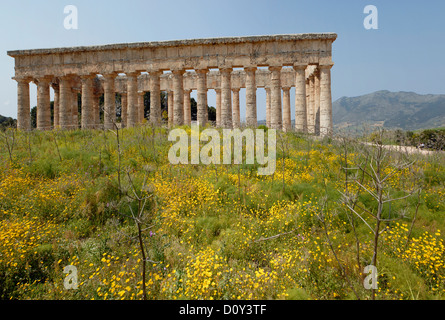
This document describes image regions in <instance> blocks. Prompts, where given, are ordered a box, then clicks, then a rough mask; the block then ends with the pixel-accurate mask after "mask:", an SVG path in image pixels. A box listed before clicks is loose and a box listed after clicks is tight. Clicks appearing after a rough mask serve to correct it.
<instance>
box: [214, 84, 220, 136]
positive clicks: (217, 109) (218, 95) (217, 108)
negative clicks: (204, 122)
mask: <svg viewBox="0 0 445 320" xmlns="http://www.w3.org/2000/svg"><path fill="white" fill-rule="evenodd" d="M215 92H216V126H217V127H221V89H215Z"/></svg>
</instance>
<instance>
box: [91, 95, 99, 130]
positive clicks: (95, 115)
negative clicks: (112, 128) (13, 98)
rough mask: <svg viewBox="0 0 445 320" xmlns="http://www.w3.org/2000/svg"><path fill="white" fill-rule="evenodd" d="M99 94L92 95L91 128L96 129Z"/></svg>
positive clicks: (97, 126) (97, 125)
mask: <svg viewBox="0 0 445 320" xmlns="http://www.w3.org/2000/svg"><path fill="white" fill-rule="evenodd" d="M99 102H100V101H99V96H97V95H93V117H92V118H93V123H94V125H93V128H94V129H98V128H99V127H100V103H99Z"/></svg>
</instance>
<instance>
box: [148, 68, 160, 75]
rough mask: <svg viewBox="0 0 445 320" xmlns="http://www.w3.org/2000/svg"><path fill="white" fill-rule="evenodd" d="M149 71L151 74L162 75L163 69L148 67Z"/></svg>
mask: <svg viewBox="0 0 445 320" xmlns="http://www.w3.org/2000/svg"><path fill="white" fill-rule="evenodd" d="M147 72H148V74H149V75H150V76H160V75H161V74H163V72H162V70H159V69H147Z"/></svg>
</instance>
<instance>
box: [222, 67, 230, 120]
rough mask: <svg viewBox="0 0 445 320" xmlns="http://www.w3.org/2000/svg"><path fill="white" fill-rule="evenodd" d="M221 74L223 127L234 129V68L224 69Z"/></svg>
mask: <svg viewBox="0 0 445 320" xmlns="http://www.w3.org/2000/svg"><path fill="white" fill-rule="evenodd" d="M220 72H221V126H222V127H223V128H227V129H229V128H232V88H231V72H232V68H222V69H220Z"/></svg>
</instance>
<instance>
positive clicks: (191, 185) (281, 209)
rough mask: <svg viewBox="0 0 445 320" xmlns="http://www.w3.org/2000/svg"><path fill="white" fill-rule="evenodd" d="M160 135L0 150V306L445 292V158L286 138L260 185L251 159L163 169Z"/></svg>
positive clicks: (58, 137)
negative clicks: (372, 270) (371, 273)
mask: <svg viewBox="0 0 445 320" xmlns="http://www.w3.org/2000/svg"><path fill="white" fill-rule="evenodd" d="M184 129H185V130H187V131H188V132H190V128H187V127H184ZM5 134H6V135H7V134H12V133H11V132H10V131H8V132H5ZM167 135H168V131H167V130H166V129H157V130H155V131H154V130H152V128H150V127H148V126H142V127H138V128H128V129H124V130H123V131H118V132H116V131H114V132H113V131H55V132H32V133H20V132H17V133H16V135H15V140H14V143H15V144H14V148H5V147H3V145H2V147H1V148H0V163H1V166H2V168H3V170H2V171H1V172H0V253H1V254H0V298H2V299H56V300H58V299H101V300H102V299H107V300H108V299H119V300H120V299H143V298H147V299H230V300H232V299H357V298H360V299H372V298H373V297H375V298H376V299H413V298H419V299H424V298H425V299H433V298H434V299H443V298H444V297H445V285H444V284H445V281H444V280H445V269H444V262H445V256H444V250H445V249H444V243H443V239H444V234H443V230H445V220H444V219H443V213H444V212H445V200H444V199H445V194H444V190H445V188H444V182H445V159H444V156H443V154H440V153H438V154H437V155H434V156H431V157H428V158H427V157H424V156H421V155H401V154H397V153H395V154H387V155H386V156H385V157H381V156H382V155H383V154H384V153H385V152H384V149H382V148H376V147H372V146H367V145H362V144H361V143H360V142H359V141H358V140H345V141H339V140H330V139H322V140H317V139H313V138H312V137H309V136H300V135H296V134H294V133H287V134H285V135H280V136H279V137H278V141H277V145H278V147H277V163H276V171H275V173H274V174H273V175H270V176H258V175H257V172H258V168H259V164H254V165H246V164H242V165H235V164H232V165H203V164H199V165H196V164H195V165H185V164H184V165H172V164H170V162H169V161H168V157H167V155H168V152H169V150H170V146H171V145H172V142H169V141H168V139H167ZM9 141H10V143H11V141H12V140H9ZM0 143H4V141H3V140H2V141H0ZM221 154H222V153H221ZM413 160H416V161H415V162H412V161H413ZM371 161H372V163H373V166H372V168H371ZM376 161H377V162H378V163H379V165H378V167H376ZM403 164H406V165H403ZM359 165H360V168H362V169H358V166H359ZM343 168H350V169H349V170H346V171H345V170H344V169H343ZM376 168H378V169H376ZM372 170H377V171H376V174H375V176H374V175H372V174H370V173H371V172H372ZM373 177H380V178H379V179H383V177H386V178H385V180H384V182H382V183H381V185H382V188H381V189H376V185H375V183H374V182H373V179H374V178H373ZM374 194H380V195H382V197H381V199H384V202H382V204H381V205H380V204H379V202H378V201H377V200H376V198H375V197H374ZM390 198H391V199H393V200H394V201H391V202H389V199H390ZM360 217H361V218H360ZM377 222H379V223H377ZM375 234H378V235H379V237H377V240H376V237H375ZM376 245H378V246H376ZM375 252H378V259H377V260H376V261H374V260H373V256H374V253H375ZM371 263H375V264H376V267H377V270H378V281H379V282H378V289H375V290H368V289H366V288H365V286H364V282H363V281H364V278H365V276H366V274H364V268H365V267H366V266H368V265H370V264H371ZM67 266H73V267H75V268H76V270H77V278H76V280H77V281H76V284H77V289H73V288H72V287H70V285H72V284H73V281H74V280H73V278H70V279H71V280H70V281H71V282H69V281H68V289H67V288H66V285H67V283H66V282H65V279H66V278H65V277H66V276H67V275H66V274H65V273H64V270H66V269H65V268H66V267H67ZM71 268H72V267H71ZM70 277H73V275H72V274H71V276H70ZM70 288H71V289H70Z"/></svg>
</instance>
